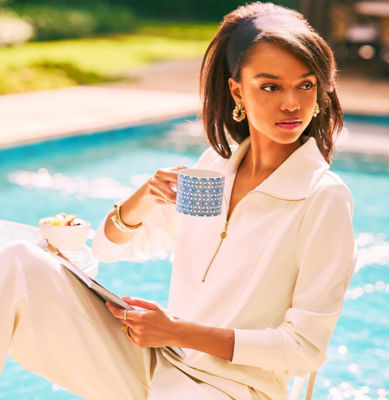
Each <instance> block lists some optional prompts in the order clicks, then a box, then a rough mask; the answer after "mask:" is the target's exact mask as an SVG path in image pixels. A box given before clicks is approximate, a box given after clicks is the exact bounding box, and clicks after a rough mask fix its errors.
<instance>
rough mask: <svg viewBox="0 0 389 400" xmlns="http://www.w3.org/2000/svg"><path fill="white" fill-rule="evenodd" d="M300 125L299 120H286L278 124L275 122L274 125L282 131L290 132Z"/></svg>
mask: <svg viewBox="0 0 389 400" xmlns="http://www.w3.org/2000/svg"><path fill="white" fill-rule="evenodd" d="M301 123H302V121H301V119H299V118H286V119H283V120H281V121H279V122H276V125H277V126H279V127H280V128H282V129H288V130H291V129H295V128H297V127H298V126H300V125H301Z"/></svg>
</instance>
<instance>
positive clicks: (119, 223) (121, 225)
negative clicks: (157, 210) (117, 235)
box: [111, 200, 143, 233]
mask: <svg viewBox="0 0 389 400" xmlns="http://www.w3.org/2000/svg"><path fill="white" fill-rule="evenodd" d="M123 203H124V201H123V200H120V201H117V202H116V203H115V204H114V205H113V206H114V208H115V214H114V215H113V216H112V217H111V220H112V222H113V224H114V225H115V226H116V228H118V229H119V230H121V231H122V232H126V233H128V232H132V231H133V230H134V229H138V228H140V227H141V226H142V225H143V224H142V222H139V224H136V225H127V224H126V223H125V222H123V220H122V218H121V216H120V208H121V206H122V204H123Z"/></svg>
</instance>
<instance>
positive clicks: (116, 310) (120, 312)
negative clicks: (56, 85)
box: [105, 301, 129, 319]
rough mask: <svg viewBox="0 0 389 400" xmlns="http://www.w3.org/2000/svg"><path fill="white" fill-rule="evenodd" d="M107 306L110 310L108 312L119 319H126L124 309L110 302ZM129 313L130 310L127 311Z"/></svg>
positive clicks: (107, 302)
mask: <svg viewBox="0 0 389 400" xmlns="http://www.w3.org/2000/svg"><path fill="white" fill-rule="evenodd" d="M105 304H106V306H107V308H108V310H109V311H110V312H111V314H112V315H113V316H114V317H115V318H119V319H124V309H123V308H121V307H116V306H115V305H114V304H113V303H111V302H110V301H106V303H105ZM128 312H129V310H127V313H128Z"/></svg>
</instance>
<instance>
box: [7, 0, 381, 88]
mask: <svg viewBox="0 0 389 400" xmlns="http://www.w3.org/2000/svg"><path fill="white" fill-rule="evenodd" d="M273 2H275V3H278V4H281V5H283V6H287V7H290V8H295V9H298V10H300V11H302V12H303V13H304V15H305V16H306V17H308V19H309V21H310V22H311V23H312V25H313V26H314V27H315V28H316V29H317V30H318V31H319V33H320V34H322V35H323V36H324V37H325V38H326V39H327V40H328V41H329V42H330V43H331V44H332V46H333V48H334V49H335V52H336V55H337V59H338V62H339V64H340V67H342V68H343V67H344V66H346V65H352V66H353V67H354V66H356V65H357V64H358V65H362V67H363V68H365V70H366V71H371V72H372V73H374V74H375V75H385V74H386V72H383V71H384V70H385V71H387V69H388V66H389V38H387V36H388V34H389V19H388V18H386V19H383V18H377V17H376V16H373V17H372V16H362V17H361V16H357V15H356V14H355V13H354V11H353V10H354V6H355V4H356V3H357V2H358V0H273ZM244 3H245V1H242V0H195V1H194V0H164V1H161V0H143V1H141V0H81V1H80V0H0V94H4V93H17V92H24V91H30V90H39V89H50V88H57V87H64V86H69V85H77V84H90V83H98V82H110V81H113V80H123V79H131V70H134V69H136V68H140V67H142V66H144V65H146V64H149V63H151V62H154V61H158V60H169V59H182V58H191V57H201V56H202V55H203V53H204V51H205V49H206V46H207V44H208V43H209V40H210V39H211V38H212V36H213V35H214V33H215V31H216V29H217V26H218V23H219V22H220V21H221V19H222V17H223V16H224V15H225V14H227V13H228V12H230V11H231V10H233V9H235V8H236V7H237V6H239V5H241V4H244ZM339 16H340V17H339ZM347 21H348V22H347ZM373 25H374V26H373ZM350 26H351V28H352V29H354V32H355V29H357V32H359V31H358V29H359V30H360V31H361V30H362V31H361V32H362V33H363V32H365V31H366V27H367V30H369V29H370V31H371V30H372V29H373V30H374V29H375V31H377V35H375V36H374V38H373V39H369V40H367V39H366V40H365V39H364V38H362V41H357V42H356V41H355V39H354V38H353V37H351V39H350V37H349V36H348V35H349V31H350ZM350 32H351V31H350ZM380 32H381V34H380ZM382 32H384V33H383V34H382ZM385 32H386V33H385ZM380 35H381V36H380ZM359 36H361V35H359ZM370 36H371V35H370ZM354 37H355V34H354ZM371 37H372V36H371ZM358 40H359V39H358ZM361 49H362V50H363V51H362V52H361ZM377 60H378V61H377ZM376 61H377V62H376ZM342 63H343V64H342Z"/></svg>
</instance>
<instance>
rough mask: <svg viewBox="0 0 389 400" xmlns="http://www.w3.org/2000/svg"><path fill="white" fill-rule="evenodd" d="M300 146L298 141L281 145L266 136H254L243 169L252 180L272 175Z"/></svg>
mask: <svg viewBox="0 0 389 400" xmlns="http://www.w3.org/2000/svg"><path fill="white" fill-rule="evenodd" d="M300 146H301V145H300V143H299V142H298V141H296V142H293V143H290V144H280V143H276V142H274V141H272V140H271V139H269V138H268V137H266V136H264V135H260V134H259V135H252V136H251V140H250V147H249V149H248V152H247V154H246V156H245V158H244V160H243V163H242V164H243V165H242V167H244V169H245V170H246V171H247V173H248V174H249V176H250V177H251V178H255V177H258V176H261V175H263V174H268V173H272V172H273V171H275V170H276V169H277V168H278V167H279V166H280V165H281V164H282V163H283V162H284V161H285V160H286V159H287V158H288V157H289V156H290V155H291V154H292V153H293V152H294V151H295V150H297V149H298V148H299V147H300Z"/></svg>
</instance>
